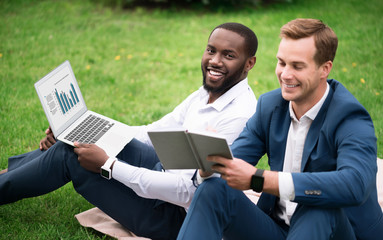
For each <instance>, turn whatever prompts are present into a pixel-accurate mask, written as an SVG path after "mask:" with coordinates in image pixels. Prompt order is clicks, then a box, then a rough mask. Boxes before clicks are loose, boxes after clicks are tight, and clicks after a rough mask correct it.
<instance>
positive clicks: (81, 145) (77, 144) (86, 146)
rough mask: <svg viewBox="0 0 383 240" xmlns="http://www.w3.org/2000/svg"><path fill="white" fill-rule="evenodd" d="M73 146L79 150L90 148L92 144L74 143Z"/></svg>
mask: <svg viewBox="0 0 383 240" xmlns="http://www.w3.org/2000/svg"><path fill="white" fill-rule="evenodd" d="M73 145H74V146H75V147H77V148H89V147H90V146H91V144H87V143H79V142H77V141H76V142H74V143H73Z"/></svg>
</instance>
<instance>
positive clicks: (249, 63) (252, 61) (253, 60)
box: [245, 56, 257, 72]
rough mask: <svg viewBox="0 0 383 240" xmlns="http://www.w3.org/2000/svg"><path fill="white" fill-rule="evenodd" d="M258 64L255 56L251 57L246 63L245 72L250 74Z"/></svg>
mask: <svg viewBox="0 0 383 240" xmlns="http://www.w3.org/2000/svg"><path fill="white" fill-rule="evenodd" d="M256 62H257V58H256V57H255V56H252V57H249V58H248V59H247V61H246V66H245V71H246V72H249V71H250V70H251V69H252V68H253V67H254V65H255V63H256Z"/></svg>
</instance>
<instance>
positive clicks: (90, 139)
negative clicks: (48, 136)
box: [65, 114, 114, 143]
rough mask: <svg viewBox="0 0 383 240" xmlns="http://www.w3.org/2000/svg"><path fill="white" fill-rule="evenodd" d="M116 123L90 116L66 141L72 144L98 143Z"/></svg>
mask: <svg viewBox="0 0 383 240" xmlns="http://www.w3.org/2000/svg"><path fill="white" fill-rule="evenodd" d="M113 125H114V123H109V121H107V120H105V119H102V118H100V117H97V116H95V115H92V114H90V115H89V116H88V117H87V118H85V119H84V120H83V121H82V122H81V123H80V124H79V125H78V126H77V127H75V128H74V129H73V130H72V131H71V132H70V133H69V134H68V135H67V136H66V137H65V139H66V140H68V141H71V142H75V141H77V142H80V143H96V142H97V141H98V140H99V139H100V138H101V137H102V136H103V135H104V134H105V133H106V132H107V131H108V130H109V129H110V128H111V127H112V126H113Z"/></svg>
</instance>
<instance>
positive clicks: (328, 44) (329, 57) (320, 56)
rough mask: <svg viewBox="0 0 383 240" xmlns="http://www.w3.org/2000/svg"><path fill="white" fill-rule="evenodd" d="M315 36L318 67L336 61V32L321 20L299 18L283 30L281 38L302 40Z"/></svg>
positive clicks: (286, 25)
mask: <svg viewBox="0 0 383 240" xmlns="http://www.w3.org/2000/svg"><path fill="white" fill-rule="evenodd" d="M311 36H314V41H315V47H316V53H315V55H314V61H315V62H316V64H317V65H318V66H320V65H322V64H323V63H325V62H327V61H332V62H333V61H334V58H335V53H336V49H337V48H338V37H337V36H336V34H335V32H334V31H333V30H332V29H331V28H330V27H329V26H327V25H326V24H324V23H323V22H322V21H321V20H317V19H304V18H297V19H295V20H292V21H290V22H288V23H286V24H285V25H284V26H282V28H281V32H280V37H281V38H291V39H300V38H306V37H311Z"/></svg>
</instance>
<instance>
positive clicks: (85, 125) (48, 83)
mask: <svg viewBox="0 0 383 240" xmlns="http://www.w3.org/2000/svg"><path fill="white" fill-rule="evenodd" d="M35 88H36V91H37V94H38V96H39V98H40V102H41V104H42V106H43V108H44V112H45V115H46V116H47V119H48V122H49V125H50V126H51V129H52V132H53V134H54V136H55V137H56V139H58V140H60V141H62V142H64V143H67V144H69V145H72V146H73V143H74V142H75V141H77V142H80V143H94V144H96V145H97V146H99V147H100V148H102V149H103V150H104V151H105V152H106V154H107V155H108V156H110V157H113V156H116V155H117V154H118V153H119V152H120V151H121V150H122V149H123V147H124V146H125V145H126V144H127V143H129V142H130V141H131V140H132V139H133V137H134V136H135V135H136V133H137V131H138V128H137V127H133V126H128V125H126V124H123V123H121V122H118V121H115V120H113V119H111V118H108V117H105V116H103V115H101V114H98V113H96V112H93V111H90V110H88V109H87V107H86V105H85V101H84V98H83V96H82V94H81V91H80V88H79V86H78V84H77V81H76V78H75V76H74V73H73V70H72V67H71V65H70V63H69V61H65V62H64V63H62V64H61V65H60V66H58V67H57V68H56V69H54V70H53V71H51V72H50V73H48V74H47V75H46V76H45V77H43V78H42V79H40V80H39V81H37V82H36V83H35Z"/></svg>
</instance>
